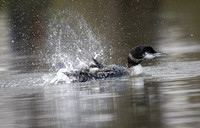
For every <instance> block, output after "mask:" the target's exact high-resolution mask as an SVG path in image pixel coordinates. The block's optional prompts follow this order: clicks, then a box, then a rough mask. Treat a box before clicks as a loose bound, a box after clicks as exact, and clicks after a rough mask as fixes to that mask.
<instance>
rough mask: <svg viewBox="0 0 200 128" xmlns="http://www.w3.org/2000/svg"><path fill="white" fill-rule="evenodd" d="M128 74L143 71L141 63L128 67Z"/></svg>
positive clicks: (137, 73) (136, 73)
mask: <svg viewBox="0 0 200 128" xmlns="http://www.w3.org/2000/svg"><path fill="white" fill-rule="evenodd" d="M129 73H130V75H139V74H142V73H143V68H142V66H141V64H138V65H136V66H133V67H131V68H130V69H129Z"/></svg>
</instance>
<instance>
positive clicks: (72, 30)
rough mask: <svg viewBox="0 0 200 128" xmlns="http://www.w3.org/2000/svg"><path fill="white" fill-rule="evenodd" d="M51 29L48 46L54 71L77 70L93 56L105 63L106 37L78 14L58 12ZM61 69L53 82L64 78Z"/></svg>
mask: <svg viewBox="0 0 200 128" xmlns="http://www.w3.org/2000/svg"><path fill="white" fill-rule="evenodd" d="M48 28H49V29H48V39H47V45H46V46H47V49H48V50H49V51H50V53H51V54H50V55H49V56H47V62H48V63H49V64H50V65H51V69H54V70H56V71H58V70H60V69H61V68H62V69H61V70H62V71H70V70H78V69H80V68H82V67H85V66H86V65H88V64H89V63H90V62H91V58H92V57H95V58H98V59H99V60H101V61H103V56H104V51H105V50H106V46H105V45H103V40H104V37H101V36H97V35H96V34H95V33H94V31H93V29H92V28H91V27H90V25H89V24H88V23H87V21H86V20H85V19H84V17H83V16H82V15H80V14H79V13H77V12H73V11H69V10H64V11H58V12H57V13H55V15H54V16H53V17H52V19H51V22H50V24H49V25H48ZM63 68H64V69H63ZM61 70H60V71H58V72H57V76H56V78H53V80H52V81H51V82H55V81H57V80H58V79H60V78H63V76H62V75H63V74H61V73H60V72H61ZM55 79H56V80H55ZM64 79H66V78H64Z"/></svg>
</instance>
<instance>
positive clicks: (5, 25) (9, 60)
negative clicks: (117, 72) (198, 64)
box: [0, 0, 200, 72]
mask: <svg viewBox="0 0 200 128" xmlns="http://www.w3.org/2000/svg"><path fill="white" fill-rule="evenodd" d="M0 2H1V4H0V5H1V10H0V20H1V30H0V32H1V34H0V36H1V37H0V40H1V43H0V45H1V49H0V52H1V53H0V60H1V64H0V69H1V70H2V71H4V70H10V69H14V70H15V69H17V70H23V72H28V71H37V69H40V71H41V69H45V70H49V68H52V66H55V65H57V64H56V63H57V62H61V61H64V60H65V61H69V60H77V61H78V60H79V61H80V60H82V61H84V60H87V61H89V60H90V59H91V57H93V56H96V57H97V58H98V59H99V60H100V61H102V62H105V63H116V64H121V65H126V58H127V54H128V53H129V51H130V50H131V49H132V48H133V47H134V46H136V45H139V44H145V45H151V46H153V47H154V48H155V49H158V50H161V51H163V52H167V53H168V54H176V55H177V56H176V57H179V58H180V59H181V58H182V57H183V56H187V54H193V55H192V56H190V59H191V57H192V58H199V54H198V52H197V51H199V49H200V46H199V32H200V31H199V20H200V17H199V16H198V14H199V11H200V9H199V8H200V7H199V1H198V0H196V1H195V0H193V1H187V0H185V1H184V0H183V1H172V0H150V1H142V0H141V1H140V0H126V1H124V0H117V1H116V0H111V1H90V0H87V1H79V0H75V1H73V0H72V1H71V0H68V1H65V0H55V1H54V0H42V1H40V0H34V1H32V0H31V1H26V0H6V1H5V0H1V1H0ZM88 50H89V52H88ZM196 52H197V53H196ZM55 53H56V56H59V55H58V54H60V56H59V57H55V58H57V59H55V58H54V59H53V60H52V56H53V55H55ZM94 53H95V54H94ZM61 54H62V56H61ZM63 54H64V55H63ZM97 54H98V55H97ZM183 54H184V55H183ZM66 56H68V57H66ZM69 56H70V57H71V58H69ZM59 58H62V59H60V60H59ZM73 63H74V64H75V65H76V64H77V62H76V63H75V62H73ZM65 65H66V64H65Z"/></svg>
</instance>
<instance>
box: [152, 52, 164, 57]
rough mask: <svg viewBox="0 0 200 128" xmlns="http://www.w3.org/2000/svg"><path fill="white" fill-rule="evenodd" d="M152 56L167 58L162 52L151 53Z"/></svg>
mask: <svg viewBox="0 0 200 128" xmlns="http://www.w3.org/2000/svg"><path fill="white" fill-rule="evenodd" d="M153 56H155V57H161V56H167V54H166V53H162V52H156V53H153Z"/></svg>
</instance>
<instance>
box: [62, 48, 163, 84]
mask: <svg viewBox="0 0 200 128" xmlns="http://www.w3.org/2000/svg"><path fill="white" fill-rule="evenodd" d="M165 55H166V53H161V52H156V51H155V50H154V49H153V48H152V47H151V46H146V45H139V46H136V47H134V48H133V49H132V50H131V52H130V53H129V54H128V68H126V67H123V66H119V65H103V64H101V63H99V62H98V61H97V60H96V59H94V58H92V59H93V62H94V64H91V65H90V66H89V67H88V68H85V69H81V70H79V71H74V72H63V73H64V74H65V75H67V76H68V77H70V78H75V80H73V82H86V81H91V80H99V79H109V78H114V77H121V76H125V75H139V74H141V73H143V71H142V66H141V65H140V63H141V62H142V61H143V60H148V59H153V58H155V57H160V56H165Z"/></svg>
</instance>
